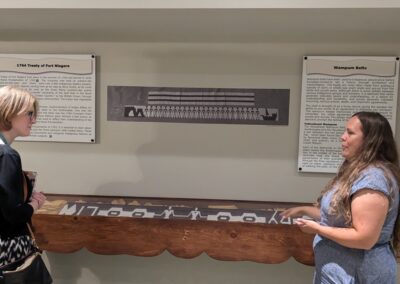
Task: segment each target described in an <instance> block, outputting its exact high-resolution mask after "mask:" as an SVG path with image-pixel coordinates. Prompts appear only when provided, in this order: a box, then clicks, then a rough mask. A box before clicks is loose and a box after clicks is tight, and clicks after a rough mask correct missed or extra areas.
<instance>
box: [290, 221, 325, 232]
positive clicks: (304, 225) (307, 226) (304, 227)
mask: <svg viewBox="0 0 400 284" xmlns="http://www.w3.org/2000/svg"><path fill="white" fill-rule="evenodd" d="M296 225H298V226H299V228H300V230H301V231H303V232H304V233H307V234H317V233H318V229H319V227H320V226H321V225H320V224H319V223H317V222H315V221H313V220H307V219H303V218H297V219H296Z"/></svg>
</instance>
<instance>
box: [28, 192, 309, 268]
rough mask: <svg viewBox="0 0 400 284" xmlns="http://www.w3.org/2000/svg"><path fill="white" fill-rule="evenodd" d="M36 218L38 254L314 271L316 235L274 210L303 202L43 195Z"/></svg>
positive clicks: (35, 229)
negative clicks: (202, 258) (163, 258)
mask: <svg viewBox="0 0 400 284" xmlns="http://www.w3.org/2000/svg"><path fill="white" fill-rule="evenodd" d="M46 196H47V198H48V199H47V201H46V203H45V205H44V206H43V208H42V209H41V210H39V211H38V212H37V214H35V215H34V217H33V227H34V231H35V235H36V239H37V242H38V244H39V246H40V247H41V248H42V249H43V250H47V251H51V252H58V253H72V252H76V251H78V250H80V249H82V248H87V249H88V250H89V251H91V252H93V253H97V254H105V255H116V254H129V255H136V256H156V255H159V254H161V253H162V252H164V251H165V250H167V251H168V252H170V253H171V254H173V255H174V256H177V257H181V258H194V257H196V256H198V255H200V254H202V253H206V254H207V255H209V256H210V257H212V258H214V259H218V260H230V261H239V260H240V261H243V260H247V261H254V262H260V263H281V262H284V261H286V260H288V259H289V258H290V257H293V258H294V259H296V260H297V261H298V262H300V263H303V264H306V265H313V264H314V257H313V251H312V240H313V235H309V234H305V233H303V232H301V231H300V229H299V228H297V226H295V225H293V220H292V219H290V218H288V219H282V217H280V216H279V212H281V211H282V210H284V209H285V208H289V207H293V206H299V205H304V204H300V203H280V202H253V201H225V200H205V199H169V198H136V197H111V196H87V195H60V194H47V195H46Z"/></svg>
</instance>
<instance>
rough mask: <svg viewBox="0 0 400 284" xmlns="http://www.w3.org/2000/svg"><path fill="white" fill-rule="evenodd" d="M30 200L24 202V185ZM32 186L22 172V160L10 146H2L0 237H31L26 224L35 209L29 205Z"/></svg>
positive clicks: (0, 165)
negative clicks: (26, 186) (24, 181)
mask: <svg viewBox="0 0 400 284" xmlns="http://www.w3.org/2000/svg"><path fill="white" fill-rule="evenodd" d="M24 178H25V179H26V181H27V185H28V198H27V200H24V183H23V179H24ZM31 195H32V184H31V182H30V181H29V179H28V178H27V177H26V176H25V174H24V173H23V171H22V165H21V158H20V156H19V154H18V152H17V151H15V150H14V149H13V148H11V147H10V146H9V145H0V237H2V238H8V237H15V236H21V235H29V230H28V228H27V225H26V223H27V222H29V223H30V222H31V217H32V215H33V208H32V206H31V205H29V204H28V202H29V200H30V197H31Z"/></svg>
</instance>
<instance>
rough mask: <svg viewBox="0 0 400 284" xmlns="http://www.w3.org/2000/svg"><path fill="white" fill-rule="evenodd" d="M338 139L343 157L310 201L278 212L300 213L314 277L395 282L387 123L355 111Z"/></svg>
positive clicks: (394, 201)
mask: <svg viewBox="0 0 400 284" xmlns="http://www.w3.org/2000/svg"><path fill="white" fill-rule="evenodd" d="M341 140H342V156H343V157H344V161H343V163H342V165H341V167H340V168H339V171H338V173H337V174H336V176H335V177H334V178H333V179H332V180H331V181H330V182H329V183H328V184H327V186H326V187H325V189H324V190H323V191H322V192H321V195H320V197H319V198H318V201H317V203H316V204H315V206H301V207H294V208H290V209H288V210H285V211H284V212H283V213H282V214H281V215H282V216H284V217H292V218H295V217H300V218H298V219H296V223H297V225H298V226H299V227H300V229H301V230H302V231H303V232H306V233H311V234H316V236H315V239H314V244H313V249H314V255H315V273H314V283H342V284H345V283H363V284H368V283H385V284H389V283H393V284H395V283H396V276H397V262H396V254H397V255H399V252H400V246H399V233H400V232H399V224H398V220H397V217H398V214H399V212H398V211H399V184H400V168H399V160H398V153H397V149H396V144H395V141H394V137H393V133H392V129H391V127H390V124H389V122H388V121H387V119H386V118H385V117H383V116H382V115H381V114H379V113H376V112H358V113H355V114H354V115H353V116H352V117H351V118H350V119H349V120H348V122H347V124H346V130H345V132H344V133H343V135H342V137H341ZM304 215H306V216H309V217H311V218H312V219H314V220H309V219H307V218H301V217H302V216H304Z"/></svg>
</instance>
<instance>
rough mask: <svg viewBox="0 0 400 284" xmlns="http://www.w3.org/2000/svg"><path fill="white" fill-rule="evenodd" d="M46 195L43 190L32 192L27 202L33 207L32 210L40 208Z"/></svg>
mask: <svg viewBox="0 0 400 284" xmlns="http://www.w3.org/2000/svg"><path fill="white" fill-rule="evenodd" d="M46 199H47V198H46V196H45V195H44V194H43V192H36V191H34V192H32V200H31V202H29V204H30V205H31V206H32V207H33V211H35V212H36V211H37V210H38V209H40V208H41V207H42V206H43V204H44V202H45V201H46Z"/></svg>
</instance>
